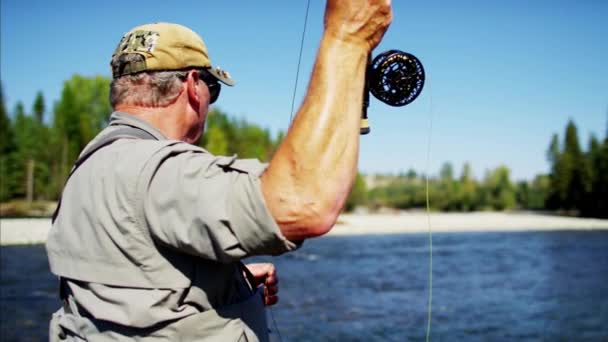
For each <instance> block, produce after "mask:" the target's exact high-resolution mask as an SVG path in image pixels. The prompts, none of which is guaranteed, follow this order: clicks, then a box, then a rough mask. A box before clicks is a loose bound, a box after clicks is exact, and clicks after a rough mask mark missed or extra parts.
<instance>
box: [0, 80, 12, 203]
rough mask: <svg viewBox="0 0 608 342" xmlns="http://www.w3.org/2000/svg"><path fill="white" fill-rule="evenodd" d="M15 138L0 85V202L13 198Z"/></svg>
mask: <svg viewBox="0 0 608 342" xmlns="http://www.w3.org/2000/svg"><path fill="white" fill-rule="evenodd" d="M14 152H15V137H14V132H13V127H12V123H11V120H10V118H9V116H8V113H7V111H6V107H5V104H4V93H3V90H2V85H1V84H0V201H6V200H8V199H10V198H11V197H12V196H13V193H14V188H15V179H14V177H13V167H14V162H13V158H14Z"/></svg>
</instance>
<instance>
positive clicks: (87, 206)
mask: <svg viewBox="0 0 608 342" xmlns="http://www.w3.org/2000/svg"><path fill="white" fill-rule="evenodd" d="M391 18H392V13H391V8H390V1H388V0H349V1H340V0H328V2H327V5H326V9H325V30H324V33H323V36H322V39H321V42H320V47H319V50H318V53H317V57H316V62H315V65H314V69H313V72H312V75H311V78H310V83H309V86H308V91H307V94H306V97H305V98H304V101H303V103H302V105H301V107H300V108H299V110H298V113H297V115H296V116H295V118H294V120H293V123H292V125H291V127H290V129H289V132H288V134H287V136H286V137H285V139H284V141H283V143H282V144H281V145H280V147H279V148H278V150H277V152H276V153H275V155H274V157H273V158H272V160H271V161H270V163H269V164H268V165H267V164H262V163H260V162H258V161H256V160H242V159H236V158H235V157H225V156H214V155H212V154H210V153H209V152H207V151H205V150H204V149H202V148H199V147H197V146H193V145H191V144H192V143H194V142H195V141H197V139H198V138H199V137H200V136H201V134H203V128H204V125H205V118H206V116H207V112H208V110H209V105H210V104H211V103H213V102H214V101H216V100H217V98H218V95H219V92H220V88H221V85H222V84H223V85H228V86H231V85H233V84H234V81H233V80H232V79H231V78H230V76H229V75H228V73H226V72H224V71H222V70H220V69H218V68H214V67H213V66H212V64H211V61H210V58H209V54H208V51H207V47H206V46H205V44H204V42H203V41H202V39H201V38H200V37H199V36H198V35H197V34H196V33H194V32H193V31H191V30H190V29H188V28H186V27H183V26H180V25H176V24H168V23H155V24H148V25H143V26H139V27H136V28H134V29H133V30H131V31H129V32H128V33H126V34H125V35H124V37H123V38H122V40H121V41H120V43H119V44H118V47H117V48H116V50H115V52H114V54H113V56H112V60H111V67H112V76H113V81H112V85H111V92H110V93H111V95H110V97H111V104H112V107H113V109H114V112H113V113H112V115H111V118H110V124H109V126H108V127H107V128H105V129H104V130H103V131H102V132H101V133H100V134H99V135H98V136H97V137H96V138H95V139H94V140H93V141H92V142H91V143H90V144H89V145H88V146H87V147H86V148H85V149H84V151H83V152H82V154H81V156H80V157H79V160H78V161H77V162H76V164H75V166H74V169H73V172H72V173H71V174H70V177H69V179H68V182H67V183H66V186H65V188H64V190H63V195H62V199H61V201H60V204H59V206H58V210H57V212H56V216H55V217H54V223H53V228H52V230H51V232H50V234H49V238H48V241H47V245H46V248H47V252H48V257H49V262H50V266H51V270H52V272H53V273H54V274H56V275H57V276H59V277H60V280H61V286H60V289H61V291H60V292H61V298H62V300H63V307H62V308H61V309H59V311H57V312H56V313H55V314H54V315H53V317H52V320H51V324H50V339H51V340H52V341H57V340H70V341H74V340H78V341H80V340H95V341H99V340H146V341H148V340H149V341H153V340H163V341H178V340H180V341H195V340H196V341H199V340H205V341H208V340H209V341H258V340H259V341H266V340H268V328H267V324H266V315H265V309H264V305H272V304H275V303H276V302H277V300H278V297H277V291H278V287H277V286H278V278H277V275H276V271H275V268H274V266H273V265H272V264H253V265H248V266H245V265H244V264H242V263H241V259H243V258H246V257H248V256H252V255H262V254H266V255H277V254H281V253H284V252H288V251H292V250H294V249H296V248H297V246H298V245H299V243H301V242H302V241H303V240H304V239H307V238H311V237H316V236H320V235H323V234H325V233H327V232H329V230H330V229H331V228H332V226H333V225H334V223H335V222H336V219H337V217H338V214H339V213H340V211H341V210H342V207H343V206H344V203H345V201H346V198H347V196H348V194H349V192H350V189H351V187H352V184H353V181H354V178H355V175H356V172H357V158H358V151H359V121H360V116H361V104H362V97H363V89H364V77H365V71H366V64H367V59H368V54H369V53H370V52H371V50H372V49H373V48H374V47H375V46H376V45H378V43H379V42H380V40H381V39H382V36H383V34H384V32H385V31H386V29H387V28H388V26H389V24H390V21H391Z"/></svg>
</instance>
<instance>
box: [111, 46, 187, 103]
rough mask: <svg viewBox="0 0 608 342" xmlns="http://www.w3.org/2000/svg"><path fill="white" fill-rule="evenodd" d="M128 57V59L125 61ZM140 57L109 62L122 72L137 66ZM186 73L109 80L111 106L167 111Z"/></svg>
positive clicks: (171, 72) (176, 72)
mask: <svg viewBox="0 0 608 342" xmlns="http://www.w3.org/2000/svg"><path fill="white" fill-rule="evenodd" d="M125 57H127V58H125ZM141 58H143V56H141V55H139V54H128V55H126V56H125V55H122V56H121V58H112V63H111V64H112V68H113V69H114V68H115V67H116V68H121V67H124V65H126V64H128V63H132V62H139V59H141ZM187 75H188V71H183V70H180V71H143V72H139V73H136V74H131V75H124V76H120V77H118V78H115V79H113V80H112V83H111V85H110V104H111V105H112V108H115V107H116V106H117V105H120V104H128V105H136V106H143V107H166V106H168V105H169V104H171V103H173V102H175V100H176V99H177V97H178V96H179V94H180V93H181V90H182V83H183V81H184V80H185V79H186V77H187Z"/></svg>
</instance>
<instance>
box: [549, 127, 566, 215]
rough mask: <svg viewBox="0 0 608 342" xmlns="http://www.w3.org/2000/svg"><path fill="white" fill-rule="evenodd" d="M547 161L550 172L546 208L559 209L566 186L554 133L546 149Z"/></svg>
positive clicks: (556, 138)
mask: <svg viewBox="0 0 608 342" xmlns="http://www.w3.org/2000/svg"><path fill="white" fill-rule="evenodd" d="M546 155H547V161H549V164H550V166H551V168H550V169H551V172H550V175H549V182H550V189H549V194H548V197H547V202H546V205H547V208H548V209H559V208H560V206H561V203H562V201H563V198H564V197H565V193H566V191H565V189H566V186H565V185H564V183H565V182H566V180H565V179H564V177H565V174H564V172H563V171H562V168H563V163H562V162H561V158H562V155H561V152H560V147H559V136H558V135H557V134H556V133H554V134H553V136H552V137H551V142H550V143H549V148H548V149H547V154H546Z"/></svg>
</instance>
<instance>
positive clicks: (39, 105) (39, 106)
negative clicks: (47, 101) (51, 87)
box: [32, 91, 45, 124]
mask: <svg viewBox="0 0 608 342" xmlns="http://www.w3.org/2000/svg"><path fill="white" fill-rule="evenodd" d="M32 111H33V112H34V115H35V116H36V119H37V120H38V123H40V124H42V123H43V121H44V111H45V106H44V96H42V92H41V91H39V92H38V93H37V94H36V99H35V100H34V107H33V108H32Z"/></svg>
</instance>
